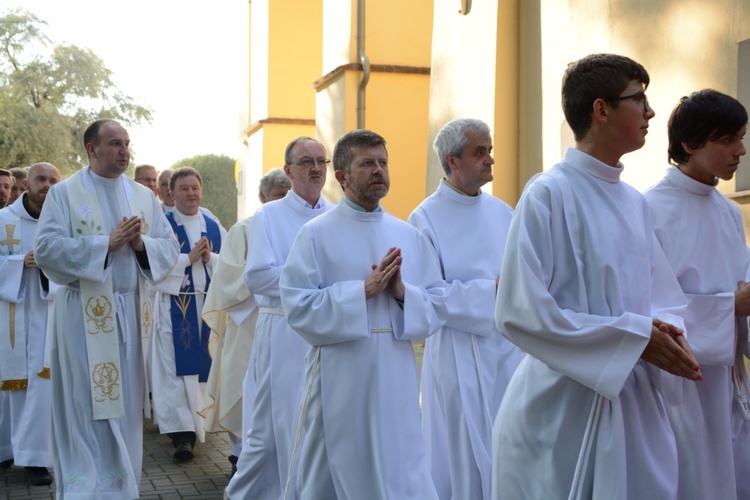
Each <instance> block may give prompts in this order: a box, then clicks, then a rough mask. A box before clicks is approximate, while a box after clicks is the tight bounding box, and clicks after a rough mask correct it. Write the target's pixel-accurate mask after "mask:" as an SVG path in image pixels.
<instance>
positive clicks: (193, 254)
mask: <svg viewBox="0 0 750 500" xmlns="http://www.w3.org/2000/svg"><path fill="white" fill-rule="evenodd" d="M188 257H189V258H190V263H191V264H195V263H196V262H198V260H199V259H203V262H208V261H209V260H211V245H209V244H208V239H207V238H206V237H205V236H201V239H199V240H198V242H197V243H196V244H195V245H194V246H193V249H192V250H190V253H188Z"/></svg>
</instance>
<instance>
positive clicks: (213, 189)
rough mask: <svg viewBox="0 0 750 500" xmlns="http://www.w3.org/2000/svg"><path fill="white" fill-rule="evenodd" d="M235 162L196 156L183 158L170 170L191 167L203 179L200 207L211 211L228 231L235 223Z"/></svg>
mask: <svg viewBox="0 0 750 500" xmlns="http://www.w3.org/2000/svg"><path fill="white" fill-rule="evenodd" d="M234 164H235V161H234V160H233V159H231V158H230V157H228V156H226V155H198V156H193V157H190V158H184V159H182V160H180V161H178V162H176V163H175V164H174V165H172V166H171V167H170V168H172V169H173V170H176V169H178V168H180V167H193V168H194V169H196V170H197V171H198V172H200V174H201V178H202V179H203V201H202V202H201V205H202V206H204V207H206V208H208V209H209V210H211V211H212V212H213V213H214V214H216V216H217V217H218V218H219V220H220V221H221V224H222V225H223V226H224V227H225V228H226V229H229V228H230V227H231V226H233V225H234V223H235V222H237V185H236V184H235V180H234Z"/></svg>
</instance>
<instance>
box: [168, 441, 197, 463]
mask: <svg viewBox="0 0 750 500" xmlns="http://www.w3.org/2000/svg"><path fill="white" fill-rule="evenodd" d="M194 456H195V455H193V445H192V444H190V443H180V444H178V445H177V446H175V449H174V455H172V458H174V459H175V460H192V459H193V457H194Z"/></svg>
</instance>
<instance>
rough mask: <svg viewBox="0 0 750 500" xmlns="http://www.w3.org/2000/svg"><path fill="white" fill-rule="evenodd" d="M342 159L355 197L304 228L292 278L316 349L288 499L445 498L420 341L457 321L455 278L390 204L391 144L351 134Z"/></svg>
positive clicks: (289, 285)
mask: <svg viewBox="0 0 750 500" xmlns="http://www.w3.org/2000/svg"><path fill="white" fill-rule="evenodd" d="M333 161H334V172H335V175H336V180H337V181H338V182H339V184H340V185H341V186H342V187H343V189H344V194H345V198H343V199H342V200H341V202H340V203H339V205H338V206H337V207H336V208H335V209H333V210H332V211H331V212H329V213H327V214H326V215H324V216H322V217H319V218H317V219H315V220H313V221H312V222H310V223H308V224H305V226H303V227H302V229H301V231H300V234H299V236H298V237H297V239H296V240H295V242H294V245H293V246H292V249H291V251H290V253H289V258H288V259H287V263H286V265H285V266H284V270H283V271H282V273H281V281H280V289H281V304H282V307H283V309H284V314H285V315H286V317H287V319H288V321H289V324H290V325H291V326H292V328H294V330H295V331H296V332H297V333H298V334H299V335H300V336H301V337H302V338H304V339H305V341H306V342H308V343H309V344H310V345H311V346H312V347H311V348H310V349H309V350H308V353H307V357H306V360H305V377H304V382H303V384H302V387H301V390H300V397H299V402H298V408H299V413H300V421H301V422H302V429H300V432H299V434H298V437H297V439H295V442H294V448H293V450H294V453H295V456H296V454H299V461H298V466H297V467H296V470H295V473H294V474H292V475H291V477H290V481H289V484H288V485H287V487H286V488H285V492H284V498H299V499H307V498H326V499H331V500H333V499H337V498H338V499H348V498H367V499H372V500H385V499H399V500H410V499H414V500H416V499H419V500H426V499H436V498H437V493H436V492H435V487H434V485H433V484H432V479H431V477H430V471H429V467H428V464H427V458H426V455H425V451H424V444H423V440H422V435H421V430H420V424H419V386H418V375H417V370H416V362H415V359H414V351H413V348H412V345H411V341H412V340H417V339H424V338H426V337H429V336H430V335H432V334H433V333H435V332H436V331H437V330H439V329H440V327H442V326H443V324H444V323H445V318H446V308H445V300H444V285H445V282H444V281H443V279H442V277H441V276H440V268H439V265H438V262H437V259H436V258H435V253H434V251H433V249H432V248H431V247H430V245H429V243H428V242H427V240H426V239H425V237H424V236H423V235H422V234H421V233H420V232H419V230H417V229H416V228H414V227H412V226H410V225H409V224H406V223H405V222H403V221H401V220H399V219H397V218H395V217H393V216H391V215H389V214H387V213H385V212H384V211H383V209H382V207H381V206H380V203H379V200H380V199H382V198H383V197H384V196H385V195H386V194H387V193H388V188H389V185H390V180H389V175H388V153H387V151H386V148H385V140H384V139H383V138H382V137H381V136H379V135H377V134H375V133H373V132H370V131H369V130H354V131H351V132H349V133H347V134H346V135H344V136H343V137H342V138H341V139H339V141H338V142H337V143H336V148H335V149H334V160H333ZM293 463H295V464H296V463H297V462H296V461H295V462H293Z"/></svg>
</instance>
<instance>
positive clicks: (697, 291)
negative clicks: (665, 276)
mask: <svg viewBox="0 0 750 500" xmlns="http://www.w3.org/2000/svg"><path fill="white" fill-rule="evenodd" d="M644 194H645V196H646V199H647V200H648V202H649V204H650V205H651V209H652V214H653V219H654V232H655V233H656V236H657V238H658V240H659V243H660V244H661V246H662V249H663V250H664V254H665V255H666V257H667V260H669V263H670V264H671V266H672V269H673V270H674V272H675V275H676V276H677V279H678V280H679V282H680V285H681V286H682V290H683V291H684V292H685V296H686V297H687V301H688V309H687V315H686V317H685V326H686V327H687V329H688V332H689V341H690V345H691V347H692V349H693V353H695V357H696V359H697V360H698V362H699V363H700V365H701V372H702V373H703V380H701V381H699V382H697V383H693V382H689V381H683V382H682V384H683V386H684V388H683V391H684V392H683V398H684V399H683V402H682V404H681V405H679V406H674V407H672V406H670V407H667V411H668V414H669V417H670V421H671V423H672V427H673V429H674V432H675V436H676V438H677V450H678V456H679V458H680V462H679V464H680V483H679V491H678V495H679V498H680V499H681V500H690V499H696V500H698V499H705V498H721V499H726V500H731V499H733V498H750V477H748V472H750V471H748V470H746V469H737V471H736V473H737V483H739V484H738V485H736V484H735V465H734V457H733V453H732V446H733V445H732V443H733V439H735V438H736V437H737V436H735V435H734V433H735V432H734V431H733V430H732V419H731V415H732V408H733V404H735V405H737V402H736V401H734V400H733V399H734V398H733V397H734V395H735V390H736V389H737V388H736V387H734V384H733V383H732V366H733V365H735V364H736V365H737V368H738V369H741V368H742V366H741V364H742V363H743V362H744V360H743V358H742V357H741V356H737V354H738V353H737V348H736V345H737V341H738V333H739V339H742V341H743V351H744V352H747V322H746V320H745V318H743V321H741V322H740V321H738V318H737V317H736V316H735V310H734V291H735V290H736V289H737V282H738V281H740V280H742V281H745V280H747V278H746V272H747V267H748V248H747V245H746V243H745V230H744V228H743V225H742V216H741V215H740V211H739V208H738V207H737V206H736V205H734V204H733V203H731V202H730V201H729V200H728V199H726V198H725V197H724V196H723V195H722V194H721V193H719V192H718V191H717V190H716V188H715V187H714V186H709V185H707V184H703V183H702V182H699V181H696V180H695V179H692V178H690V177H689V176H687V175H685V174H684V173H682V172H681V171H680V170H679V169H678V168H677V167H670V168H669V169H668V170H667V174H666V176H665V177H664V179H662V180H661V181H659V182H658V183H657V184H656V185H654V186H653V187H652V188H650V189H649V190H648V191H646V192H645V193H644ZM735 414H736V417H737V425H738V427H745V428H746V427H747V426H748V422H746V421H745V420H744V417H743V416H742V412H741V411H740V409H739V407H738V406H735ZM739 430H740V429H737V431H738V433H739ZM741 436H742V437H741V439H739V440H735V444H736V445H737V451H738V452H739V455H741V457H740V458H742V456H746V455H748V454H750V441H748V437H749V436H748V435H747V430H745V432H744V433H741ZM744 460H747V459H744ZM737 486H739V488H738V487H737Z"/></svg>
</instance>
